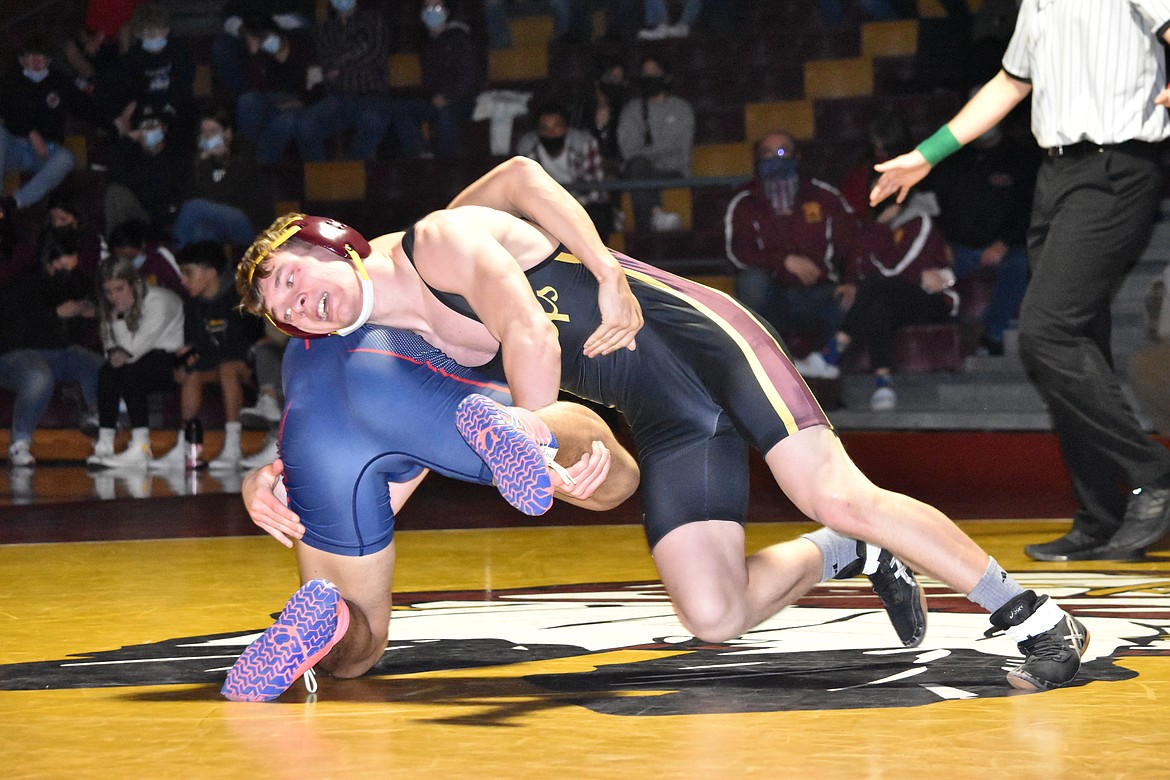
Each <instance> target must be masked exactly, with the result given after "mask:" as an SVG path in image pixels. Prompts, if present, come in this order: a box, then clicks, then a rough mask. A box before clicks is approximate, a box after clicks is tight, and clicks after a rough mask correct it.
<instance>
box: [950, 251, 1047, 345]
mask: <svg viewBox="0 0 1170 780" xmlns="http://www.w3.org/2000/svg"><path fill="white" fill-rule="evenodd" d="M951 251H952V252H953V253H954V255H955V276H956V277H958V278H959V279H962V278H963V277H964V276H970V275H971V274H973V273H975V272H976V271H978V270H979V269H980V268H982V267H983V266H982V265H980V264H979V258H980V256H981V255H982V254H983V250H982V249H976V248H975V247H970V246H963V245H961V244H955V243H952V244H951ZM1027 289H1028V253H1027V251H1026V250H1025V249H1024V247H1023V246H1022V245H1021V246H1010V247H1008V251H1007V254H1005V255H1004V256H1003V260H1001V261H1000V263H999V265H998V266H996V268H995V292H993V293H992V296H991V303H989V304H988V306H987V310H986V311H985V312H983V334H984V335H985V336H986V337H987V338H989V339H991V340H992V341H998V342H1002V341H1003V333H1004V331H1005V330H1007V329H1008V328H1009V327H1010V326H1011V324H1012V322H1013V321H1014V320H1015V319H1016V317H1017V316H1018V315H1019V313H1020V301H1022V300H1024V292H1025V291H1026V290H1027Z"/></svg>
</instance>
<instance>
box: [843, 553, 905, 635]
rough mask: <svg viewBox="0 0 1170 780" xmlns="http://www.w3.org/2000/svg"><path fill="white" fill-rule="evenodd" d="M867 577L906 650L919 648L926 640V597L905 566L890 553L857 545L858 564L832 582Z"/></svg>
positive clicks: (850, 566)
mask: <svg viewBox="0 0 1170 780" xmlns="http://www.w3.org/2000/svg"><path fill="white" fill-rule="evenodd" d="M859 574H864V575H865V576H867V577H869V581H870V583H871V584H872V585H873V592H874V593H876V594H877V595H878V598H880V599H881V600H882V605H883V606H884V607H885V608H886V614H887V615H889V616H890V623H892V624H893V625H894V631H896V632H897V633H898V639H900V640H902V644H903V645H904V646H905V647H918V646H919V645H920V644H922V640H923V639H924V638H925V637H926V593H925V592H924V591H923V590H922V588H921V586H919V584H918V580H917V579H915V577H914V572H912V571H910V569H908V568H907V567H906V565H905V564H904V563H902V562H901V561H900V560H898V559H897V558H895V557H894V556H893V554H892V553H891V552H890V551H889V550H883V549H882V548H880V547H877V546H876V545H867V544H866V543H865V542H858V543H857V560H855V561H854V562H853V563H851V564H849V565H848V566H846V567H845V568H844V569H842V570H841V573H840V574H838V575H837V576H836V577H834V578H833V579H835V580H847V579H849V578H851V577H856V576H857V575H859Z"/></svg>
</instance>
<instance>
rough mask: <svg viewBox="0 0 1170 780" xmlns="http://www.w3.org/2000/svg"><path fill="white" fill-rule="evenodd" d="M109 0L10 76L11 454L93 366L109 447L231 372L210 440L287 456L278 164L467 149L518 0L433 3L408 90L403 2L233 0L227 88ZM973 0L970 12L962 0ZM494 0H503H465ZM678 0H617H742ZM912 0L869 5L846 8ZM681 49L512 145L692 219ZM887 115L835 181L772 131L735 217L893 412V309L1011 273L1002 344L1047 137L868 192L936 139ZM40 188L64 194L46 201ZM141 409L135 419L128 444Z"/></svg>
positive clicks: (784, 309)
mask: <svg viewBox="0 0 1170 780" xmlns="http://www.w3.org/2000/svg"><path fill="white" fill-rule="evenodd" d="M90 5H91V14H90V15H89V16H87V19H86V23H85V26H84V27H82V28H81V29H79V30H78V31H76V33H75V34H73V35H70V36H68V38H67V40H65V41H63V42H61V43H58V44H55V43H53V42H51V41H50V40H49V39H47V38H45V37H43V36H39V35H29V36H24V37H22V38H21V43H20V45H19V47H18V48H17V51H16V57H15V61H14V62H11V63H9V67H7V68H6V69H5V70H4V73H3V74H2V75H0V118H2V120H3V121H2V122H0V170H7V171H14V172H17V173H19V174H20V175H21V176H22V177H23V178H22V183H21V185H20V187H19V188H18V189H15V190H14V191H12V192H11V193H7V192H5V193H3V194H2V196H0V282H3V285H4V289H3V297H4V300H5V301H9V300H10V299H11V301H12V303H11V308H9V307H8V306H6V308H5V311H6V317H5V320H6V324H5V326H4V327H3V329H2V331H0V386H3V387H5V388H6V389H8V390H9V391H11V393H12V394H13V395H14V397H15V407H14V411H13V425H12V439H11V441H12V444H11V446H10V449H9V463H10V464H12V465H18V466H19V465H26V466H27V465H32V464H33V463H34V462H35V458H34V456H33V454H32V452H31V436H32V431H33V429H35V427H36V426H37V423H38V421H39V419H40V417H41V415H42V414H43V413H44V410H45V407H46V405H47V404H48V403H49V400H50V398H51V397H52V395H53V392H54V388H55V387H56V386H57V385H60V384H63V383H69V382H74V383H76V384H77V385H78V386H79V387H80V388H81V393H80V394H79V396H78V398H77V404H78V421H79V424H81V425H82V426H83V427H84V428H85V429H86V430H87V431H90V432H92V433H93V434H95V435H96V436H97V439H96V443H95V446H94V452H93V456H92V457H91V458H90V459H89V462H90V464H91V465H92V466H94V467H95V468H102V467H124V466H134V467H137V466H151V465H153V466H154V467H156V468H169V467H174V466H178V467H181V466H182V461H183V458H182V451H183V449H184V444H185V441H184V433H183V428H184V427H185V426H184V423H185V422H186V421H187V420H188V419H190V418H192V417H195V416H198V415H199V414H200V409H201V406H202V399H203V391H204V388H205V387H206V386H208V385H215V386H217V387H218V388H219V390H218V392H219V395H220V396H221V398H222V401H223V408H224V418H225V423H226V426H225V431H226V436H225V446H224V449H223V451H222V452H220V453H219V454H218V455H217V456H216V457H215V458H213V459H211V464H212V465H213V466H215V467H217V468H219V467H224V468H236V467H238V466H240V465H256V464H259V463H261V462H264V461H266V460H268V459H270V458H271V457H272V456H273V455H274V454H275V437H274V436H269V437H268V438H267V439H266V441H265V444H264V447H263V449H262V450H261V451H260V452H257V453H253V454H252V455H251V456H248V455H245V454H244V453H243V452H241V444H240V442H241V438H240V429H241V426H242V425H243V424H250V425H253V426H255V427H261V428H264V429H272V428H273V427H274V426H275V424H276V423H277V421H278V420H279V417H280V408H281V398H280V376H279V363H280V354H281V350H282V348H283V343H284V337H283V336H281V334H278V333H264V332H262V328H261V326H260V324H259V323H257V322H247V321H242V320H241V321H237V319H238V318H236V317H234V316H233V315H232V314H231V312H232V310H233V307H234V303H235V301H234V295H235V293H234V290H233V289H232V288H231V285H230V284H228V283H226V282H225V281H224V274H225V269H227V266H228V264H229V263H230V262H231V258H233V257H235V256H237V255H238V250H239V249H240V248H242V247H243V246H246V245H247V244H248V243H250V242H251V240H252V238H253V237H254V235H255V234H256V233H257V232H258V231H259V230H260V229H262V228H263V227H264V226H266V225H267V224H268V223H269V222H270V221H271V219H272V218H273V217H274V216H275V215H274V199H273V197H272V194H271V192H269V191H268V190H266V188H265V186H264V184H265V182H266V181H267V179H266V169H267V168H268V167H269V166H273V165H277V164H279V163H281V162H282V161H288V160H296V161H307V162H312V161H320V160H325V159H354V160H369V159H373V158H387V157H390V158H404V159H409V158H416V157H438V158H449V157H456V156H459V155H461V154H464V153H465V152H466V150H467V146H468V144H467V138H466V132H467V128H468V124H469V121H470V118H471V116H472V113H473V109H474V107H475V103H476V98H477V96H478V95H479V94H480V93H481V91H482V90H484V88H485V87H486V86H487V83H486V80H487V68H486V64H487V56H488V49H489V48H506V47H507V46H510V45H511V41H510V39H508V38H507V36H506V35H505V34H504V33H506V31H507V24H506V20H507V17H506V13H507V11H508V6H509V4H508V3H507V2H505V0H484V2H483V3H482V6H480V5H477V4H472V5H469V6H467V7H466V8H461V7H460V6H459V5H458V4H457V3H456V2H454V1H453V0H452V2H450V3H449V2H448V1H447V0H419V1H418V2H417V6H416V7H417V11H415V12H413V16H412V17H411V18H412V19H414V20H416V21H417V24H418V27H419V34H418V35H417V41H418V61H419V66H420V81H419V87H418V88H417V89H416V90H414V91H413V92H410V93H407V92H404V91H402V90H393V89H391V84H390V78H389V71H388V62H389V60H390V55H391V53H392V51H393V47H394V41H395V32H394V30H393V29H392V27H391V20H390V19H389V18H388V17H387V15H386V13H385V10H384V8H385V4H379V3H367V2H364V1H363V0H329V2H328V3H327V4H324V5H322V6H320V9H319V8H318V4H316V3H311V2H306V1H305V0H229V1H228V2H227V3H226V4H225V5H224V8H223V16H222V19H221V20H220V21H221V22H222V29H221V30H220V31H219V32H218V33H217V34H216V35H215V36H214V38H213V40H212V41H211V42H210V46H209V51H208V57H207V61H208V63H209V65H210V72H211V76H212V82H211V96H210V98H204V99H197V98H196V96H195V88H194V81H195V61H196V55H195V54H194V53H193V51H192V49H191V48H190V46H189V45H188V43H187V42H184V41H183V40H181V39H180V38H179V37H177V36H175V35H173V34H172V30H171V20H170V18H169V16H168V13H167V6H166V4H165V3H163V2H159V0H146V1H145V2H143V0H91V3H90ZM588 5H589V4H588V3H586V2H584V0H556V1H553V0H550V2H549V3H548V8H549V11H550V12H551V13H552V14H553V18H554V30H553V34H554V42H559V41H565V42H569V43H581V42H587V41H589V40H590V37H591V36H592V29H591V23H588V24H587V15H586V13H585V9H586V8H587V7H588ZM838 5H839V4H836V3H821V9H822V12H823V13H824V14H826V22H828V21H829V20H831V22H832V24H838V23H843V21H842V19H843V18H844V17H842V16H840V15H839V14H838V9H837V6H838ZM951 6H953V7H954V9H956V10H955V13H956V15H959V14H960V10H958V9H960V6H965V4H964V3H952V4H951ZM95 7H100V9H101V12H100V13H92V10H93V8H95ZM480 7H482V11H483V17H482V18H469V17H467V16H464V15H460V13H459V11H461V10H466V9H478V8H480ZM671 7H672V8H677V9H678V11H679V13H680V14H681V15H680V16H679V17H678V21H677V22H676V23H674V24H671V23H670V21H669V19H668V17H667V15H666V13H667V10H666V9H667V4H665V3H663V2H661V0H656V1H655V2H650V1H649V0H648V1H647V2H646V3H645V4H642V3H607V4H606V14H607V22H608V24H609V25H610V32H609V37H611V38H617V39H625V40H632V39H638V38H640V39H643V40H656V39H661V38H672V37H686V36H689V35H693V34H695V33H694V32H693V29H692V28H693V27H694V25H695V23H696V21H697V20H699V19H700V18H701V19H702V20H703V22H702V23H703V29H704V30H706V29H714V30H719V29H721V28H722V26H723V25H727V24H730V19H731V6H730V4H729V2H726V0H723V1H720V0H707V2H699V1H698V0H695V1H694V2H692V1H691V0H688V1H687V2H685V3H675V4H674V5H673V6H671ZM902 10H903V9H902V7H901V6H899V5H898V3H896V2H890V3H885V2H883V3H860V4H857V3H855V4H849V5H847V12H848V13H847V14H846V15H850V14H852V15H854V16H855V15H857V14H861V15H863V16H867V17H872V18H892V17H894V16H898V15H902ZM948 10H951V9H950V7H948ZM319 11H320V12H321V15H320V17H318V13H319ZM700 15H701V17H700ZM399 21H400V20H399ZM480 24H482V25H484V27H483V29H480V30H476V29H475V27H476V25H480ZM989 35H990V34H989ZM669 51H670V50H669V49H650V50H648V51H647V52H644V53H643V54H644V56H642V57H641V59H639V60H638V61H637V63H636V69H635V68H634V67H631V66H632V65H634V63H633V62H631V61H630V60H628V58H625V57H613V56H612V53H611V54H609V55H607V54H605V53H602V54H601V55H600V57H599V60H600V61H599V62H597V64H596V69H595V71H594V77H593V78H592V79H591V80H589V82H588V83H587V84H585V85H583V86H582V87H575V89H574V90H571V91H568V92H566V91H565V89H564V85H563V84H558V85H557V91H556V92H553V93H550V94H543V95H538V96H537V99H535V100H533V102H532V105H531V106H530V111H529V115H528V117H527V118H526V119H525V120H523V121H522V122H521V123H520V127H521V130H522V132H520V133H518V134H517V137H516V138H515V139H513V142H512V143H511V145H510V149H509V151H510V152H511V153H515V154H520V155H524V156H528V157H531V158H533V159H535V160H537V161H539V162H540V163H541V164H542V165H543V166H544V167H545V168H546V170H548V171H549V172H550V174H552V175H553V177H554V178H556V179H557V180H558V181H560V182H561V183H563V184H564V185H565V186H566V187H568V188H570V189H571V190H572V191H573V192H574V194H575V195H576V196H577V197H578V199H579V200H580V202H581V203H582V205H583V206H584V207H585V209H586V211H587V212H588V213H589V214H590V216H591V217H592V218H593V221H594V223H595V225H596V226H597V228H598V231H599V232H600V233H601V234H602V236H603V237H606V238H608V237H609V236H610V235H611V234H612V233H614V232H621V231H628V230H636V231H649V232H672V231H677V230H680V229H681V227H682V219H681V218H680V216H679V215H678V214H676V213H673V212H671V211H668V210H665V209H664V208H663V203H662V196H661V192H660V191H659V190H658V189H655V188H654V187H648V186H644V185H640V184H638V182H645V181H648V180H654V181H661V180H671V179H678V180H683V179H685V178H687V177H689V176H690V174H691V158H692V153H693V150H694V145H695V132H696V120H695V109H694V107H693V106H692V104H691V102H690V101H688V100H687V99H686V98H684V97H682V96H680V95H679V94H678V93H677V92H676V90H675V88H674V87H675V85H674V84H673V83H672V74H671V70H672V69H671V65H672V62H671V57H670V56H668V55H669ZM70 122H73V123H78V124H81V125H84V126H86V127H87V128H89V137H90V138H93V139H95V141H96V142H97V143H98V144H99V145H104V146H103V148H104V150H105V151H104V155H103V157H102V167H103V168H104V175H103V185H104V187H103V191H102V194H101V197H100V199H99V201H98V203H99V205H97V206H96V207H94V208H87V207H85V206H84V205H83V200H84V197H83V195H82V193H80V192H79V191H78V188H76V187H74V186H72V183H71V180H70V174H71V172H72V171H73V170H74V168H75V166H76V162H77V161H76V159H75V156H74V153H73V152H72V151H71V150H70V149H69V147H68V146H67V144H66V128H67V126H68V125H69V123H70ZM869 131H870V133H869V140H870V149H869V150H868V152H867V153H865V154H862V155H861V159H859V160H858V162H857V165H856V166H855V167H854V168H853V169H852V170H850V171H849V172H848V173H847V175H846V176H844V178H843V179H842V180H841V181H840V182H833V183H828V182H825V181H822V180H820V179H819V178H817V177H815V176H812V175H810V168H811V166H807V165H806V164H805V161H804V160H803V159H802V155H801V153H800V150H799V149H798V148H797V144H796V141H795V140H794V139H793V137H792V136H791V135H790V134H789V133H787V132H785V131H783V130H781V129H777V130H776V131H774V132H771V133H769V134H767V135H765V136H763V137H762V138H759V139H749V140H752V141H753V142H754V147H753V155H754V176H753V178H752V180H751V182H750V183H749V184H748V185H747V186H746V187H745V188H744V189H743V190H742V191H741V192H739V193H736V194H735V195H734V197H732V198H731V199H730V203H729V205H728V206H727V212H726V218H725V228H726V231H725V233H726V251H727V258H728V259H729V260H730V261H731V263H732V264H733V265H734V266H735V267H736V283H735V290H736V294H737V296H738V297H740V298H741V299H742V300H743V301H744V303H745V304H747V305H749V306H750V307H752V308H753V309H755V310H756V311H758V312H759V313H760V314H761V315H762V316H763V317H765V318H766V319H767V320H769V321H770V322H772V323H773V325H775V327H776V328H777V330H778V331H779V332H780V333H781V334H782V335H784V336H785V337H786V338H788V339H790V341H791V343H792V344H793V345H794V346H795V351H794V354H795V356H796V358H797V365H798V367H799V368H800V370H801V372H802V373H803V374H804V375H805V376H807V377H809V378H835V377H836V376H838V375H839V371H840V364H841V361H842V359H843V357H845V356H847V355H849V354H850V353H854V354H856V353H860V352H864V353H865V354H866V359H867V362H866V365H868V367H869V368H868V370H870V371H871V372H872V373H873V376H874V392H873V397H872V401H871V405H872V407H873V408H874V409H879V410H881V409H891V408H894V407H895V405H896V396H895V394H894V391H893V387H892V381H891V379H890V373H891V371H892V365H891V363H892V360H891V345H892V341H893V337H894V334H895V333H896V332H897V330H898V329H899V328H901V327H903V326H905V325H908V324H914V323H931V322H944V321H948V320H951V319H953V318H954V317H955V314H956V311H957V310H958V298H957V294H956V282H957V281H959V280H961V279H963V278H965V277H969V276H970V277H982V278H985V279H989V280H991V284H992V285H993V293H992V296H991V300H990V302H989V304H988V306H987V307H986V309H985V311H984V315H983V322H982V340H981V348H982V349H983V350H984V351H985V352H987V353H989V354H992V355H996V354H1002V352H1003V340H1004V331H1005V329H1006V328H1007V327H1009V326H1010V324H1011V323H1012V320H1013V318H1014V317H1015V314H1016V310H1017V309H1018V306H1019V301H1020V298H1021V296H1022V294H1023V290H1024V288H1025V286H1026V283H1027V264H1026V258H1025V253H1024V247H1023V244H1024V238H1023V232H1022V231H1023V229H1024V226H1025V225H1026V223H1027V213H1028V207H1029V206H1028V199H1029V198H1030V193H1031V189H1032V178H1031V177H1032V176H1033V175H1034V170H1035V160H1034V159H1033V158H1032V157H1031V156H1030V155H1029V153H1028V152H1027V151H1026V150H1022V149H1021V148H1019V147H1018V146H1017V145H1015V144H1014V143H1013V142H1012V140H1011V138H1010V137H1006V136H1005V134H1004V133H1002V132H999V131H998V130H997V131H995V132H991V133H988V135H987V137H985V138H983V139H980V140H979V141H978V142H976V143H973V144H972V145H971V147H970V148H969V149H966V150H964V151H963V152H961V153H960V154H957V155H955V156H954V158H953V159H951V160H948V161H947V162H946V163H944V164H943V165H941V166H940V167H939V169H938V170H937V171H936V172H935V173H934V174H932V176H931V177H930V178H929V179H928V180H927V181H926V182H924V183H923V184H922V185H921V186H920V188H919V191H918V192H916V193H914V195H913V196H912V197H911V198H910V199H909V201H908V202H907V203H906V204H903V205H901V206H895V205H892V204H883V207H882V208H879V209H871V208H870V206H869V204H868V192H869V188H870V184H871V176H872V166H873V164H874V163H876V162H881V161H883V160H887V159H890V158H891V157H894V156H897V155H899V154H901V153H903V152H905V151H908V150H909V149H910V148H912V146H913V142H912V139H911V138H910V133H909V130H908V128H907V127H906V125H905V122H904V121H903V120H902V119H901V117H899V116H898V115H896V113H894V112H886V113H882V114H880V115H879V116H878V117H877V118H876V119H875V120H874V121H873V122H872V123H871V124H870V127H869ZM622 180H627V181H631V182H632V183H633V186H631V187H630V188H629V189H628V190H627V195H626V197H628V202H629V203H630V204H631V205H632V209H631V210H630V211H631V212H632V219H633V222H632V224H629V223H628V222H627V221H626V217H625V215H624V213H623V209H622V208H621V204H622V200H623V196H622V193H621V192H620V191H619V190H618V189H617V188H615V187H614V186H612V182H614V181H622ZM591 185H592V186H591ZM26 213H27V214H33V213H36V214H42V213H43V217H42V218H38V219H36V220H28V219H23V220H22V215H24V214H26ZM21 225H23V226H24V229H23V230H22V229H20V227H19V226H21ZM13 311H21V312H27V314H25V315H21V316H20V317H11V316H8V313H9V312H13ZM176 312H177V313H176ZM184 313H185V314H184ZM13 321H19V322H21V323H22V326H21V327H13V326H12V325H11V324H9V323H11V322H13ZM157 393H176V394H177V395H178V397H179V398H180V403H179V406H180V412H179V417H180V430H179V431H178V434H177V445H176V447H175V448H174V450H172V451H171V452H169V453H166V454H163V455H162V456H161V457H158V458H156V457H154V453H153V452H152V451H151V448H150V440H149V430H148V421H147V400H148V396H149V395H151V394H157ZM246 398H255V403H254V404H253V405H252V406H248V405H247V401H246ZM127 420H128V423H127V422H126V421H127ZM119 424H122V425H127V426H128V427H129V428H130V430H131V442H130V445H129V446H128V447H127V449H125V450H124V451H123V452H120V453H115V452H114V432H115V429H116V427H117V426H118V425H119Z"/></svg>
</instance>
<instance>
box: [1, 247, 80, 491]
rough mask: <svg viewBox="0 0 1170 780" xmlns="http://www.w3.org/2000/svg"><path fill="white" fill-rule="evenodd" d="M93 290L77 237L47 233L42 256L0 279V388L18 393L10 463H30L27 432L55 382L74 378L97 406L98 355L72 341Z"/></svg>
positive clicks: (38, 418) (38, 417) (40, 413)
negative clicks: (82, 268) (82, 269)
mask: <svg viewBox="0 0 1170 780" xmlns="http://www.w3.org/2000/svg"><path fill="white" fill-rule="evenodd" d="M92 294H93V280H92V279H90V278H87V277H86V276H85V275H84V274H81V273H79V272H78V270H77V246H76V242H75V241H74V240H73V238H72V236H68V235H58V234H55V233H52V232H50V233H48V234H46V236H45V238H44V241H43V242H42V246H41V262H40V263H36V264H34V265H31V266H26V267H25V268H24V269H23V270H22V271H21V272H20V273H19V274H17V275H16V276H15V277H14V278H12V279H9V280H7V281H5V283H4V284H3V285H0V310H2V311H3V312H4V327H2V328H0V387H3V388H5V389H7V390H9V391H11V392H12V393H13V394H14V395H15V396H16V401H15V403H14V405H13V413H12V443H11V444H10V445H9V448H8V465H9V466H14V467H23V468H27V467H30V466H33V465H34V464H35V463H36V459H35V458H34V457H33V455H32V452H31V446H32V438H33V431H34V430H36V428H37V426H38V425H39V424H40V421H41V417H42V416H43V415H44V413H45V409H46V408H47V407H48V405H49V402H50V401H51V400H52V397H53V391H54V387H55V386H56V385H57V384H60V383H62V382H70V381H73V382H77V383H79V384H80V385H81V390H82V394H83V395H84V398H85V403H86V404H87V406H88V407H89V409H90V410H93V409H96V407H97V376H98V368H99V367H100V366H101V363H102V358H101V356H100V355H98V354H97V353H96V352H94V351H93V350H91V349H88V348H86V347H84V346H83V345H82V344H81V343H80V342H79V340H78V337H79V335H80V334H83V333H84V331H85V330H86V327H87V325H88V326H89V327H91V328H92V324H93V321H94V316H95V311H94V303H93V298H92ZM86 416H88V415H86Z"/></svg>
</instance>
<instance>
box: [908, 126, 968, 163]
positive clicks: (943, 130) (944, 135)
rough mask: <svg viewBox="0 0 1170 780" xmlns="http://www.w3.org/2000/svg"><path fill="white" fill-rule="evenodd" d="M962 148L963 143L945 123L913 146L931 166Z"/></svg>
mask: <svg viewBox="0 0 1170 780" xmlns="http://www.w3.org/2000/svg"><path fill="white" fill-rule="evenodd" d="M962 148H963V145H962V144H961V143H959V139H957V138H955V134H954V133H952V132H951V128H950V127H948V126H946V125H943V126H942V127H940V128H939V129H938V130H936V131H935V133H934V135H932V136H931V137H930V138H927V139H926V140H925V141H923V142H922V143H920V144H918V146H916V147H915V149H916V151H918V153H919V154H921V155H922V156H923V157H925V158H926V161H927V162H928V163H930V166H931V167H932V168H933V167H934V166H936V165H938V164H939V163H940V162H942V161H943V160H945V159H946V158H948V157H950V156H951V155H952V154H954V153H955V152H957V151H959V150H960V149H962Z"/></svg>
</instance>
